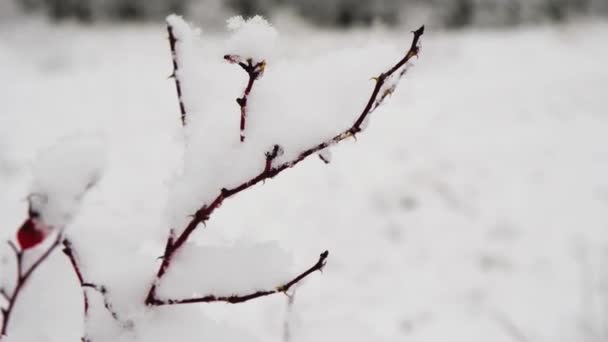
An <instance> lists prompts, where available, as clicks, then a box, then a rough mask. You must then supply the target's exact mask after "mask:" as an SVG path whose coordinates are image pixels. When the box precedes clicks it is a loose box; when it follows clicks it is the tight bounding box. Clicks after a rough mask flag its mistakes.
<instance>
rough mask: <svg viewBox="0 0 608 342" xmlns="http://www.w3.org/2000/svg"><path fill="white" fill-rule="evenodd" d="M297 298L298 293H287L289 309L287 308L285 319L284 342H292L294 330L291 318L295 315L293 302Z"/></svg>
mask: <svg viewBox="0 0 608 342" xmlns="http://www.w3.org/2000/svg"><path fill="white" fill-rule="evenodd" d="M295 299H296V293H295V291H294V293H292V294H291V295H287V310H285V320H284V321H283V342H290V341H291V336H292V331H291V319H292V317H291V316H292V315H293V304H294V302H295Z"/></svg>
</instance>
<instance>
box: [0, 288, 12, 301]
mask: <svg viewBox="0 0 608 342" xmlns="http://www.w3.org/2000/svg"><path fill="white" fill-rule="evenodd" d="M0 296H2V298H4V300H6V301H7V302H8V301H9V300H10V298H11V297H10V296H9V295H8V292H6V290H5V289H0Z"/></svg>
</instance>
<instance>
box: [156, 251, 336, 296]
mask: <svg viewBox="0 0 608 342" xmlns="http://www.w3.org/2000/svg"><path fill="white" fill-rule="evenodd" d="M328 256H329V252H328V251H325V252H323V253H321V255H319V260H318V261H317V262H316V263H315V264H314V265H313V266H312V267H310V268H309V269H307V270H306V271H304V272H302V273H301V274H300V275H298V276H297V277H295V278H293V279H292V280H290V281H289V282H287V283H285V284H282V285H279V286H277V287H275V288H274V289H272V290H265V291H256V292H253V293H249V294H245V295H231V296H215V295H207V296H203V297H194V298H186V299H156V298H155V299H154V300H153V301H152V303H150V305H156V306H161V305H175V304H192V303H212V302H226V303H231V304H236V303H243V302H247V301H250V300H252V299H256V298H260V297H265V296H269V295H272V294H275V293H287V291H289V289H290V288H292V287H293V286H294V285H295V284H297V283H299V282H300V281H302V280H303V279H304V278H306V277H308V276H309V275H310V274H312V273H314V272H316V271H322V270H323V267H325V264H326V262H327V257H328Z"/></svg>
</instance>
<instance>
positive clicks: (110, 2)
mask: <svg viewBox="0 0 608 342" xmlns="http://www.w3.org/2000/svg"><path fill="white" fill-rule="evenodd" d="M1 6H2V8H0V12H1V13H3V14H4V16H5V17H7V16H11V15H14V14H15V13H25V14H35V15H43V16H47V17H48V18H50V19H52V20H54V21H61V20H65V19H74V20H78V21H81V22H84V23H92V22H96V21H103V20H112V21H134V20H136V21H144V20H154V19H158V18H161V17H163V16H165V15H166V13H169V12H176V13H181V14H184V15H187V16H188V17H189V18H193V19H195V20H200V19H205V20H208V19H210V18H217V16H218V14H224V15H229V14H230V13H238V14H241V15H243V16H251V15H254V14H262V15H265V16H272V15H273V14H275V13H277V12H281V11H291V12H293V13H294V14H296V15H298V16H301V18H303V19H304V20H306V21H308V22H310V23H314V24H316V25H323V26H326V27H340V28H347V27H351V26H366V25H371V24H373V23H375V22H381V23H384V24H387V25H398V24H401V23H408V22H409V21H412V20H415V21H424V22H425V23H427V24H430V25H433V26H436V27H445V28H463V27H469V26H480V27H505V26H516V25H521V24H530V23H543V22H563V21H567V20H572V19H576V18H581V17H588V16H595V17H601V16H606V15H608V1H606V0H373V1H360V0H3V2H2V5H1Z"/></svg>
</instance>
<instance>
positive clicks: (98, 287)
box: [82, 283, 128, 326]
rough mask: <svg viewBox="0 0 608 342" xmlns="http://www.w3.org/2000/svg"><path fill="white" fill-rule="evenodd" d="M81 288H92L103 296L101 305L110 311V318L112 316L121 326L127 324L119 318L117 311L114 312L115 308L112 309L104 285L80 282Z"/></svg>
mask: <svg viewBox="0 0 608 342" xmlns="http://www.w3.org/2000/svg"><path fill="white" fill-rule="evenodd" d="M82 288H83V289H85V288H89V289H93V290H95V291H97V292H98V293H99V294H100V295H101V297H102V298H103V305H104V306H105V308H106V310H108V312H109V313H110V315H111V316H112V318H114V320H116V321H118V322H120V323H121V324H123V326H127V325H128V323H127V322H126V321H124V320H122V319H120V316H119V315H118V312H116V310H114V306H113V305H112V302H110V298H108V289H107V288H106V287H105V286H103V285H97V284H93V283H82Z"/></svg>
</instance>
